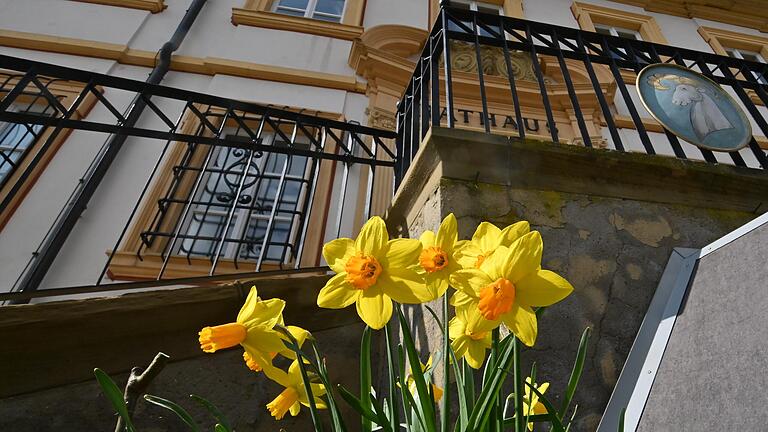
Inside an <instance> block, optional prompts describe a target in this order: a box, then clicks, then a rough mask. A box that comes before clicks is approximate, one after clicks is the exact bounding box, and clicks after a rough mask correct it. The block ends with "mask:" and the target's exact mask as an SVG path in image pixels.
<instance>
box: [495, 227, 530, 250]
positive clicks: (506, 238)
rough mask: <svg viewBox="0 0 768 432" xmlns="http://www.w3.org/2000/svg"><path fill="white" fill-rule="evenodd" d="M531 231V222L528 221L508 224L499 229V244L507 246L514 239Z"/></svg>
mask: <svg viewBox="0 0 768 432" xmlns="http://www.w3.org/2000/svg"><path fill="white" fill-rule="evenodd" d="M529 232H531V224H529V223H528V221H520V222H516V223H513V224H512V225H509V226H508V227H506V228H504V229H503V230H501V233H500V234H499V236H500V237H501V239H500V241H499V244H500V245H502V246H509V245H511V244H512V243H514V242H515V240H517V239H519V238H520V237H522V236H524V235H526V234H528V233H529Z"/></svg>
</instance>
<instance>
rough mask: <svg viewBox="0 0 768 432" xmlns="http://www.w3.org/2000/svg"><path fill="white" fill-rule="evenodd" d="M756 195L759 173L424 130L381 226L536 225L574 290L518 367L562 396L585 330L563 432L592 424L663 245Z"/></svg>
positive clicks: (399, 230) (748, 211)
mask: <svg viewBox="0 0 768 432" xmlns="http://www.w3.org/2000/svg"><path fill="white" fill-rule="evenodd" d="M766 197H768V177H766V176H765V173H764V172H762V171H759V170H751V169H746V168H737V167H732V166H723V165H712V164H706V163H700V162H692V161H685V160H680V159H675V158H671V157H664V156H649V155H646V154H638V153H619V152H616V151H610V150H599V149H588V148H584V147H579V146H570V145H557V144H553V143H547V142H536V141H524V142H520V141H519V140H517V139H512V138H508V137H503V136H496V135H486V134H483V133H477V132H472V131H466V130H456V129H454V130H451V129H445V128H433V129H432V131H431V132H430V134H429V135H428V136H427V137H426V139H425V140H424V143H423V145H422V150H421V151H420V153H419V154H418V155H417V157H416V159H415V160H414V161H413V163H412V165H411V167H410V171H409V173H408V175H407V176H406V179H405V180H404V182H403V184H402V186H401V188H400V190H399V191H398V193H397V195H396V197H395V199H394V202H393V205H392V207H391V208H390V210H389V212H388V215H387V222H388V226H389V227H390V229H391V230H392V231H393V233H392V234H395V235H396V234H400V235H404V236H408V237H412V238H418V236H419V235H420V234H421V233H422V232H423V231H424V230H425V229H432V230H436V229H437V227H438V225H439V223H440V221H441V219H442V218H443V217H444V216H445V215H447V214H448V213H451V212H452V213H454V214H455V215H456V217H457V219H458V222H459V236H460V238H469V237H471V235H472V232H473V230H474V229H475V227H476V226H477V224H478V223H480V222H481V221H484V220H487V221H490V222H493V223H495V224H497V225H498V226H500V227H502V226H505V225H508V224H511V223H514V222H516V221H519V220H528V221H530V223H531V227H532V229H536V230H539V231H540V232H541V235H542V237H543V239H544V258H543V263H542V266H543V267H544V268H546V269H551V270H553V271H556V272H558V273H559V274H561V275H563V276H564V277H566V278H567V279H568V280H569V281H570V282H571V283H572V284H573V286H574V287H575V291H574V293H573V294H572V295H571V296H570V297H568V298H567V299H566V300H564V301H563V302H561V303H559V304H557V305H555V306H553V307H551V308H549V309H548V310H547V311H546V312H545V313H544V315H543V317H542V318H541V319H540V320H539V336H538V340H537V342H536V345H535V346H534V347H533V348H532V349H529V350H526V351H525V352H524V359H525V361H524V365H523V370H524V371H525V370H526V367H528V368H529V367H530V363H531V362H532V361H534V360H535V361H536V363H537V369H538V377H539V378H538V381H539V382H544V381H549V382H551V384H552V385H551V387H550V389H551V390H550V392H551V393H550V394H551V395H557V396H560V395H562V394H563V393H564V391H565V387H566V383H567V380H568V377H569V374H570V371H571V367H572V364H573V360H574V357H575V353H576V350H577V348H578V343H579V338H580V335H581V332H582V331H583V330H584V328H585V327H591V328H592V329H593V333H592V338H591V340H590V345H589V350H588V354H587V362H586V366H585V369H584V375H583V376H582V379H581V384H580V386H579V390H578V392H577V394H576V397H575V403H577V404H578V405H579V409H578V413H577V421H576V423H575V424H574V427H573V428H572V429H571V430H577V431H592V430H594V429H595V428H596V427H597V424H598V422H599V419H600V416H601V415H602V412H603V409H604V408H605V405H606V404H607V401H608V398H609V396H610V394H611V391H612V389H613V387H614V385H615V383H616V380H617V378H618V375H619V373H620V371H621V368H622V366H623V364H624V361H625V359H626V356H627V354H628V352H629V349H630V347H631V345H632V342H633V340H634V337H635V334H636V332H637V330H638V328H639V326H640V323H641V321H642V319H643V317H644V314H645V311H646V308H647V307H648V304H649V302H650V299H651V297H652V296H653V293H654V290H655V288H656V285H657V283H658V282H659V278H660V276H661V273H662V271H663V269H664V266H665V264H666V262H667V260H668V258H669V256H670V253H671V251H672V249H673V248H674V247H692V248H699V247H701V246H704V245H706V244H708V243H709V242H711V241H712V240H714V239H716V238H718V237H720V236H722V235H723V234H725V233H727V232H729V231H731V230H733V229H734V228H736V227H738V226H740V225H742V224H743V223H745V222H747V221H749V220H751V219H752V218H754V217H755V216H756V215H757V214H759V213H762V212H764V211H766V209H768V202H767V201H768V200H767V199H766ZM411 309H413V308H411ZM410 315H411V317H412V319H414V321H415V322H414V326H415V327H417V328H419V331H420V332H421V334H420V335H419V339H420V340H421V342H422V347H421V349H422V350H424V351H426V350H429V351H432V352H434V351H436V350H439V349H440V344H439V339H440V335H439V331H438V330H437V329H436V327H435V325H434V324H433V321H434V320H433V319H432V318H431V316H430V314H429V313H426V312H424V313H420V311H416V310H411V311H410ZM505 396H506V393H505V394H504V395H502V397H505ZM555 399H556V400H555V402H556V403H555V406H559V398H555Z"/></svg>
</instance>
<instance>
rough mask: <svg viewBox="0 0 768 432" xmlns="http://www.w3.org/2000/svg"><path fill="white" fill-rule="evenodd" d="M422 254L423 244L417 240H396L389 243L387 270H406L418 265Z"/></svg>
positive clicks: (386, 253)
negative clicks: (405, 268)
mask: <svg viewBox="0 0 768 432" xmlns="http://www.w3.org/2000/svg"><path fill="white" fill-rule="evenodd" d="M420 253H421V242H420V241H418V240H416V239H406V238H400V239H394V240H390V241H389V242H388V243H387V247H386V252H385V255H386V264H383V265H385V266H386V267H387V268H390V269H391V268H404V267H409V266H411V265H413V264H414V263H416V261H417V260H418V259H419V254H420Z"/></svg>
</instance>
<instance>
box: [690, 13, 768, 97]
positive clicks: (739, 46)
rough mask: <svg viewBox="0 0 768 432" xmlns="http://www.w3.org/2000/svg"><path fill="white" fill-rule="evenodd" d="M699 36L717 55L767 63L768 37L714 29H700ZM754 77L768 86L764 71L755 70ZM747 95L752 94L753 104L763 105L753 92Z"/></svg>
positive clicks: (735, 71) (738, 72) (736, 72)
mask: <svg viewBox="0 0 768 432" xmlns="http://www.w3.org/2000/svg"><path fill="white" fill-rule="evenodd" d="M699 34H700V35H701V36H702V37H703V38H704V40H705V41H707V43H709V46H711V47H712V51H714V52H715V54H719V55H722V56H729V57H733V58H737V59H742V60H747V61H751V62H756V63H766V59H768V37H766V36H753V35H748V34H744V33H737V32H732V31H729V30H722V29H717V28H712V27H699ZM733 73H734V74H737V76H739V75H740V74H741V73H742V72H741V71H738V70H734V71H733ZM752 75H753V76H754V77H755V79H757V80H758V82H760V83H762V84H768V77H766V76H765V75H764V74H763V73H762V71H755V70H753V71H752ZM739 77H740V78H742V79H746V78H745V77H741V76H739ZM747 93H748V94H750V98H751V99H752V101H753V102H755V103H757V104H762V103H763V102H762V100H761V99H760V98H759V97H757V95H756V94H755V93H754V91H753V90H748V91H747Z"/></svg>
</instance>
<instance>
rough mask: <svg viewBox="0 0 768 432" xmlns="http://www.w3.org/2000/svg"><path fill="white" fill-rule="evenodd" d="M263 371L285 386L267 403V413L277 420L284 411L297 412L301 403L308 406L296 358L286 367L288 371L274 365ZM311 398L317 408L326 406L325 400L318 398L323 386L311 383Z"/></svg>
mask: <svg viewBox="0 0 768 432" xmlns="http://www.w3.org/2000/svg"><path fill="white" fill-rule="evenodd" d="M264 373H265V374H267V376H268V377H269V378H270V379H271V380H273V381H275V382H276V383H278V384H280V385H281V386H283V387H285V390H283V391H282V392H281V393H280V394H279V395H278V396H277V397H276V398H275V399H274V400H272V402H270V403H268V404H267V409H268V410H269V413H270V414H271V415H272V417H274V418H275V419H277V420H282V418H283V417H284V416H285V413H287V412H290V413H291V415H292V416H294V417H295V416H296V415H298V414H299V410H300V409H301V405H304V406H309V397H308V395H307V390H306V388H305V387H304V382H303V381H302V378H301V370H300V369H299V362H298V360H294V361H293V363H291V366H290V367H289V368H288V372H285V371H284V370H282V369H278V368H275V367H271V368H266V369H264ZM310 386H311V387H312V398H313V399H314V401H315V405H316V406H317V408H319V409H325V408H327V406H326V404H325V402H323V400H322V399H320V397H321V396H323V395H324V394H325V386H324V385H322V384H319V383H311V384H310Z"/></svg>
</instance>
